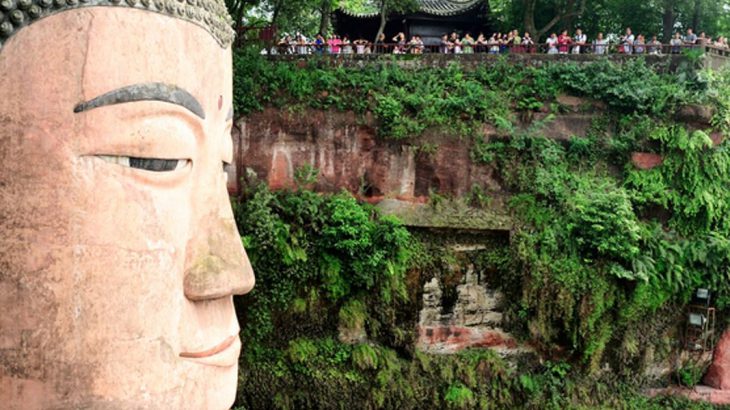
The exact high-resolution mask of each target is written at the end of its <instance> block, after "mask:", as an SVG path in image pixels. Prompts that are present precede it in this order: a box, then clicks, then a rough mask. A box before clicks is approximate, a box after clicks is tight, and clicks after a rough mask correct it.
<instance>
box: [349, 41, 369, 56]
mask: <svg viewBox="0 0 730 410" xmlns="http://www.w3.org/2000/svg"><path fill="white" fill-rule="evenodd" d="M352 44H354V45H355V53H357V54H366V52H365V49H366V47H367V46H368V41H367V40H365V39H364V38H358V39H357V40H355V41H353V42H352Z"/></svg>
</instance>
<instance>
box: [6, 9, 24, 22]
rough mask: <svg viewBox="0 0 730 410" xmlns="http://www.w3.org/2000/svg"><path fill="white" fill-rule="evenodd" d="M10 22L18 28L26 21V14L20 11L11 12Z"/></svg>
mask: <svg viewBox="0 0 730 410" xmlns="http://www.w3.org/2000/svg"><path fill="white" fill-rule="evenodd" d="M10 21H12V22H13V23H15V25H16V26H19V25H21V24H23V22H24V21H25V14H23V12H22V11H20V10H13V11H11V12H10Z"/></svg>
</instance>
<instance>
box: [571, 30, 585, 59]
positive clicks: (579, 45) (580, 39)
mask: <svg viewBox="0 0 730 410" xmlns="http://www.w3.org/2000/svg"><path fill="white" fill-rule="evenodd" d="M587 41H588V38H587V37H586V35H585V34H583V30H581V29H577V30H575V36H574V37H573V42H574V43H575V46H573V50H572V53H573V54H580V53H581V51H583V47H584V46H585V45H586V42H587Z"/></svg>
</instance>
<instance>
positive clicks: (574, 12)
mask: <svg viewBox="0 0 730 410" xmlns="http://www.w3.org/2000/svg"><path fill="white" fill-rule="evenodd" d="M578 1H579V3H578V5H577V7H576V0H565V2H559V3H563V4H556V5H555V6H556V7H555V8H554V10H555V14H554V15H553V17H552V18H551V19H550V20H549V21H548V22H547V23H546V24H545V25H544V26H543V27H542V28H540V29H538V28H537V25H536V24H535V8H536V6H537V3H538V0H524V14H523V24H524V27H525V30H526V31H527V32H529V33H531V34H532V35H533V37H535V38H536V39H540V38H541V37H542V36H544V35H545V33H547V32H548V31H549V30H550V29H552V28H553V27H554V26H555V25H556V24H558V23H560V22H563V21H565V20H568V19H572V18H574V17H576V16H578V15H580V14H583V12H584V11H585V9H586V0H578Z"/></svg>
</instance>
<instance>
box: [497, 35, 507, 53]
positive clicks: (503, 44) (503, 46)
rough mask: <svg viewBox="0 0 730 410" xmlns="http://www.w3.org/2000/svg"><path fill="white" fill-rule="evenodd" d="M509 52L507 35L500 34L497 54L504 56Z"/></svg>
mask: <svg viewBox="0 0 730 410" xmlns="http://www.w3.org/2000/svg"><path fill="white" fill-rule="evenodd" d="M508 51H509V35H508V34H507V33H504V34H502V37H500V39H499V52H500V54H504V53H506V52H508Z"/></svg>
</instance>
